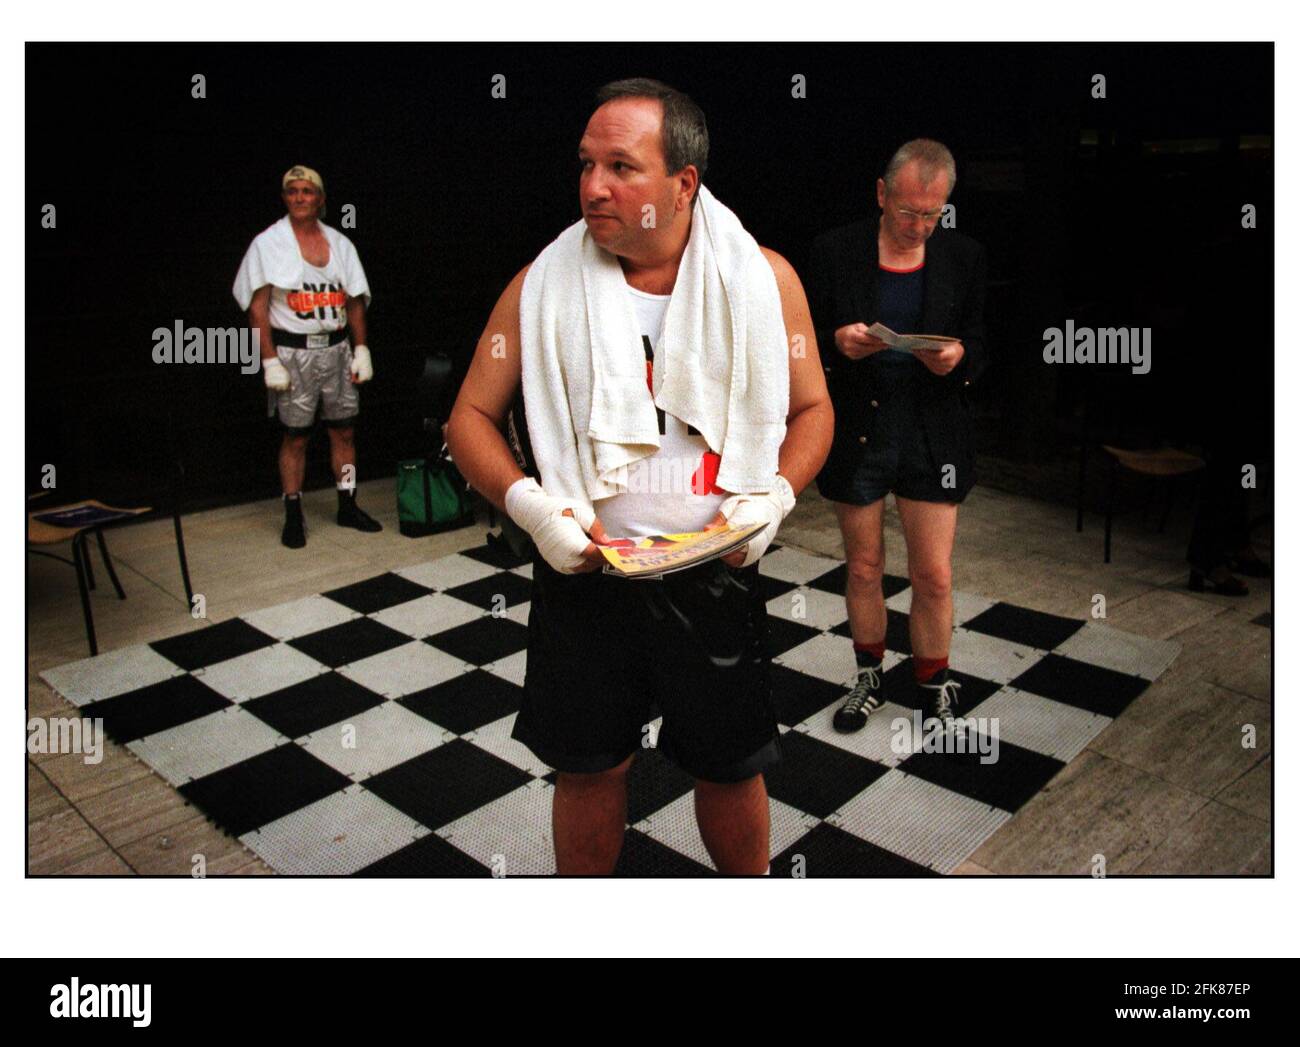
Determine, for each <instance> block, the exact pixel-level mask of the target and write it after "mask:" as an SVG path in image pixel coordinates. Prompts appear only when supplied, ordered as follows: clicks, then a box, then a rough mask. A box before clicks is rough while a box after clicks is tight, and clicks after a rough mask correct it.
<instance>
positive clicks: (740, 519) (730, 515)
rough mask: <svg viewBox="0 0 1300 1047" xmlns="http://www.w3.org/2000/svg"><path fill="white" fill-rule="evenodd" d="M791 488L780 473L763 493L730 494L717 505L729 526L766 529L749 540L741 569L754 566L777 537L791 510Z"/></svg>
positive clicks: (792, 495) (792, 501)
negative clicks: (763, 524)
mask: <svg viewBox="0 0 1300 1047" xmlns="http://www.w3.org/2000/svg"><path fill="white" fill-rule="evenodd" d="M794 503H795V497H794V489H793V488H792V487H791V486H790V482H789V481H788V480H787V479H786V478H785V477H784V476H782V475H781V474H780V473H777V475H776V481H775V482H774V483H773V484H772V490H770V491H768V492H767V493H766V494H733V495H732V496H731V497H730V498H728V499H727V500H726V501H725V502H723V503H722V504H721V505H720V506H718V512H720V513H722V515H723V516H725V517H726V518H727V523H729V524H730V525H731V526H732V527H749V526H751V525H752V524H756V523H766V524H767V525H768V526H767V527H765V528H764V529H763V530H761V531H759V532H758V533H757V534H756V535H754V537H753V538H751V539H750V540H749V545H748V546H747V547H746V553H745V559H744V562H743V563H742V564H741V566H742V567H748V566H749V565H750V564H752V563H755V562H756V561H757V560H758V558H759V557H760V556H762V555H763V552H764V551H765V550H766V549H767V547H768V545H769V544H771V541H772V539H773V538H775V537H776V532H777V529H778V528H779V527H780V526H781V522H782V521H783V520H784V519H785V518H786V517H787V516H788V515H789V514H790V510H791V509H793V508H794Z"/></svg>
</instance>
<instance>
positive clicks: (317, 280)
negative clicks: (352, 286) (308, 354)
mask: <svg viewBox="0 0 1300 1047" xmlns="http://www.w3.org/2000/svg"><path fill="white" fill-rule="evenodd" d="M347 305H348V293H347V291H345V290H344V289H343V274H342V272H341V271H340V270H339V268H338V267H337V266H336V264H335V262H334V259H333V258H331V259H330V260H329V262H328V263H327V264H326V265H325V267H324V268H320V267H318V266H314V265H311V264H310V263H308V262H304V263H303V266H302V277H301V279H300V280H299V283H298V286H297V287H272V288H271V326H272V327H274V328H276V329H277V330H280V331H290V332H292V333H293V334H325V333H328V332H331V331H338V330H342V328H343V327H345V326H346V325H347V322H348V312H347Z"/></svg>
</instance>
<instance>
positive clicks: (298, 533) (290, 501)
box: [280, 494, 307, 549]
mask: <svg viewBox="0 0 1300 1047" xmlns="http://www.w3.org/2000/svg"><path fill="white" fill-rule="evenodd" d="M280 542H281V543H282V544H283V545H287V546H288V547H289V548H290V549H301V548H302V547H303V546H304V545H306V544H307V535H306V532H305V531H304V530H303V525H302V495H301V494H286V495H285V496H284V530H283V531H281V532H280Z"/></svg>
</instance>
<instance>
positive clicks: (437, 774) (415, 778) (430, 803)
mask: <svg viewBox="0 0 1300 1047" xmlns="http://www.w3.org/2000/svg"><path fill="white" fill-rule="evenodd" d="M532 780H533V778H532V776H531V775H529V774H527V773H525V772H524V771H521V770H520V769H519V768H518V767H515V766H514V765H513V764H509V763H506V761H505V760H502V759H499V758H498V757H496V756H493V755H492V754H491V753H489V752H486V751H484V750H483V749H479V748H478V747H477V746H474V745H471V744H470V743H469V742H467V741H464V740H462V739H459V738H458V739H457V740H456V741H454V742H448V743H447V744H446V745H440V746H438V748H436V749H431V750H429V751H428V752H427V753H422V754H421V755H419V756H417V757H415V758H414V759H411V760H407V761H406V762H405V763H399V764H398V765H397V766H396V767H390V768H389V769H388V770H386V771H381V772H380V773H379V774H376V775H374V776H373V777H370V778H367V779H366V780H365V782H364V783H363V784H364V785H365V787H366V788H367V789H369V790H370V791H371V792H372V793H374V794H375V795H376V796H378V797H379V798H380V799H381V800H383V801H385V802H386V803H389V804H391V805H392V806H394V807H396V808H397V809H398V810H399V811H401V812H402V813H403V814H406V815H409V816H410V817H412V818H414V819H415V820H416V821H418V822H421V823H423V824H424V825H427V826H428V827H429V828H430V829H440V828H441V827H442V826H444V825H446V824H447V823H448V822H454V821H455V820H456V819H457V818H460V817H462V816H464V815H466V814H469V813H470V811H475V810H478V808H480V807H483V806H485V805H486V804H489V803H491V802H492V801H493V800H497V799H499V798H500V797H502V796H504V795H505V794H506V793H508V792H510V791H511V790H513V789H517V788H519V787H520V786H521V785H525V784H527V783H528V782H530V781H532Z"/></svg>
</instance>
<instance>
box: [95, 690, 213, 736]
mask: <svg viewBox="0 0 1300 1047" xmlns="http://www.w3.org/2000/svg"><path fill="white" fill-rule="evenodd" d="M233 704H234V703H233V702H231V701H230V699H229V698H226V697H225V696H224V695H221V694H218V693H217V692H216V691H214V690H213V689H212V688H211V687H208V686H206V685H205V684H204V683H202V682H201V681H200V680H198V679H196V678H195V677H193V676H173V677H172V678H171V679H169V680H163V681H161V682H160V683H155V684H150V685H149V686H148V687H141V688H140V689H139V690H136V691H127V692H126V693H125V694H119V695H116V696H114V697H112V698H105V699H103V700H101V701H98V702H91V703H90V704H89V705H85V706H82V709H81V716H82V717H83V718H84V719H87V720H94V719H97V718H99V717H102V718H103V720H104V730H105V731H106V732H107V733H108V736H109V737H110V738H112V739H113V740H114V741H115V742H118V743H119V744H121V745H125V744H126V743H127V742H133V741H135V740H136V739H137V738H143V737H145V736H146V735H150V734H157V733H158V732H159V731H165V730H167V729H168V728H169V727H178V726H179V725H180V724H183V723H189V722H190V721H191V720H197V719H198V718H199V717H200V716H207V715H208V714H209V713H215V712H217V711H218V710H220V709H224V708H226V707H227V706H228V705H233Z"/></svg>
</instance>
